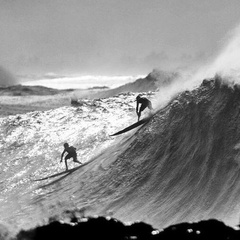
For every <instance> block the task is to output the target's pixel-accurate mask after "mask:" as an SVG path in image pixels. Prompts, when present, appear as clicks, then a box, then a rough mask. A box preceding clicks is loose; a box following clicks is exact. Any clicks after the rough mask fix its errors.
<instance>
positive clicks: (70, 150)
mask: <svg viewBox="0 0 240 240" xmlns="http://www.w3.org/2000/svg"><path fill="white" fill-rule="evenodd" d="M63 146H64V150H63V152H62V155H61V161H60V162H62V159H63V156H64V153H65V152H67V153H68V154H67V155H66V156H65V158H64V160H65V165H66V171H67V170H68V166H67V160H68V159H70V158H73V161H74V162H77V163H79V164H82V163H81V162H79V161H78V160H77V152H76V148H75V147H73V146H69V144H68V143H64V144H63Z"/></svg>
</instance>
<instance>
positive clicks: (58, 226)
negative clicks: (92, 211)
mask: <svg viewBox="0 0 240 240" xmlns="http://www.w3.org/2000/svg"><path fill="white" fill-rule="evenodd" d="M15 239H17V240H50V239H58V240H62V239H69V240H74V239H84V240H90V239H104V240H108V239H109V240H110V239H111V240H123V239H138V240H140V239H141V240H165V239H185V240H195V239H196V240H203V239H204V240H205V239H208V240H210V239H213V240H225V239H228V240H233V239H234V240H235V239H236V240H237V239H240V230H236V229H233V228H231V227H228V226H226V225H225V224H224V223H223V222H220V221H218V220H216V219H209V220H204V221H200V222H196V223H180V224H176V225H172V226H169V227H167V228H165V229H163V230H157V229H154V228H153V227H152V226H151V225H148V224H146V223H143V222H137V223H133V224H131V225H125V224H123V223H122V222H120V221H118V220H116V219H114V218H105V217H97V218H82V219H80V220H78V219H77V218H76V217H73V218H72V219H71V221H70V223H63V222H61V221H56V220H54V221H51V222H49V224H47V225H45V226H39V227H36V228H34V229H31V230H27V231H26V230H24V231H23V230H22V231H20V232H19V233H18V234H17V236H16V238H15Z"/></svg>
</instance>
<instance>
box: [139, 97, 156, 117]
mask: <svg viewBox="0 0 240 240" xmlns="http://www.w3.org/2000/svg"><path fill="white" fill-rule="evenodd" d="M136 101H137V106H136V113H137V115H138V121H139V119H140V117H141V112H142V111H143V110H144V109H145V108H146V107H148V108H149V109H150V110H152V109H153V108H152V103H151V101H150V100H148V99H147V98H145V97H141V96H140V94H139V95H138V96H137V97H136ZM139 104H141V107H140V109H139ZM138 109H139V111H138Z"/></svg>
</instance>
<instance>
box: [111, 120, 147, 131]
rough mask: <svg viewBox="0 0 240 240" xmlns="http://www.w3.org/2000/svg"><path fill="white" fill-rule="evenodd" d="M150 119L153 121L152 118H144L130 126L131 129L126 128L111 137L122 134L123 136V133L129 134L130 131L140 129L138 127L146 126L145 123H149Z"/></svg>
mask: <svg viewBox="0 0 240 240" xmlns="http://www.w3.org/2000/svg"><path fill="white" fill-rule="evenodd" d="M150 119H151V117H147V118H143V119H142V120H140V121H138V122H136V123H134V124H132V125H130V126H129V127H126V128H124V129H123V130H121V131H119V132H116V133H114V134H111V135H110V136H116V135H120V134H122V133H125V132H128V131H130V130H132V129H134V128H136V127H138V126H141V125H142V124H144V123H147V122H148V121H149V120H150Z"/></svg>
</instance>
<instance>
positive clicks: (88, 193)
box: [1, 77, 240, 228]
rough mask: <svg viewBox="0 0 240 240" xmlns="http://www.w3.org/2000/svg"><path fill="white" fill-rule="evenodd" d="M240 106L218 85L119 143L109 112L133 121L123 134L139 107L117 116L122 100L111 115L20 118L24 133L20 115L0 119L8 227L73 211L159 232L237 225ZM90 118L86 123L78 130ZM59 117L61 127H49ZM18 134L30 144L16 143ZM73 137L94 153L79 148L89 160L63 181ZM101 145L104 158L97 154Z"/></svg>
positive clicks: (237, 90)
mask: <svg viewBox="0 0 240 240" xmlns="http://www.w3.org/2000/svg"><path fill="white" fill-rule="evenodd" d="M128 97H129V96H128ZM124 98H127V95H125V96H124ZM130 98H132V95H130ZM118 99H119V98H118ZM125 100H126V99H125ZM102 101H107V100H102ZM112 101H113V99H111V101H110V102H112ZM115 101H116V102H117V100H116V99H115ZM239 104H240V87H239V86H238V85H232V84H230V83H226V82H224V81H223V80H222V79H220V78H218V77H217V78H215V79H213V80H204V81H203V83H202V84H201V86H199V87H198V88H196V89H194V90H192V91H185V92H182V93H179V94H178V95H177V96H176V97H175V98H174V99H172V100H171V101H170V102H169V103H168V104H167V105H166V106H165V107H163V108H162V109H160V110H159V111H158V112H157V113H156V114H155V115H154V116H153V118H152V119H151V120H150V121H149V122H148V123H147V124H145V125H144V126H142V127H140V128H139V129H138V130H137V131H135V130H134V131H132V132H129V133H126V134H124V135H121V136H118V137H116V138H110V137H109V136H108V134H110V133H113V132H112V131H113V130H117V127H116V125H113V124H116V123H112V122H111V121H110V120H109V119H108V117H109V116H110V115H109V112H110V113H111V111H113V115H115V114H116V115H118V118H115V120H114V121H118V120H120V119H121V118H122V119H124V118H125V120H124V121H123V120H122V122H121V126H120V125H119V126H118V127H119V128H121V127H123V125H124V124H128V123H129V122H130V121H132V120H133V118H132V119H131V116H132V115H131V114H134V112H131V111H133V110H134V109H132V108H131V107H129V108H130V110H129V111H128V114H127V117H126V116H125V117H124V115H123V111H122V112H121V111H120V108H119V111H120V112H116V107H121V106H122V103H121V102H119V105H116V106H115V107H114V108H113V109H110V106H111V105H108V107H109V108H103V109H102V110H99V108H98V107H99V106H94V110H93V109H92V112H89V109H88V108H87V107H86V106H83V109H82V107H80V108H76V109H74V108H66V107H65V108H63V109H62V110H64V111H60V110H53V111H48V112H46V113H35V114H33V113H31V114H29V115H23V116H21V118H20V119H21V121H20V122H21V123H22V124H21V126H19V124H16V121H17V118H16V117H14V118H10V119H7V120H6V119H2V123H1V126H2V131H1V136H2V141H1V149H2V155H1V159H2V161H3V162H2V165H1V166H2V168H3V169H4V172H3V173H2V175H1V181H2V182H1V186H4V182H3V180H4V179H5V180H6V179H7V183H8V186H7V188H6V189H5V191H4V192H3V195H2V199H1V203H2V207H1V213H2V221H8V223H14V224H17V225H19V226H21V227H27V226H30V225H34V224H37V223H40V222H43V221H44V220H46V219H48V218H49V217H51V216H53V215H58V216H61V214H62V213H63V212H64V211H65V210H66V209H73V210H74V209H75V211H77V212H80V213H81V214H82V215H85V216H87V215H90V216H92V215H95V214H98V215H111V216H113V217H116V218H117V219H119V220H122V221H124V222H128V221H136V220H141V221H144V222H146V223H150V224H152V225H153V226H154V227H157V228H163V227H166V226H169V225H170V224H175V223H179V222H182V221H198V220H203V219H209V218H217V219H219V220H222V221H224V222H226V223H227V224H230V225H234V226H235V225H237V224H238V220H239V203H240V184H239V180H240V171H239V168H240V155H239V150H240V106H239ZM81 109H82V110H84V111H85V113H84V111H82V110H81ZM87 109H88V110H87ZM125 110H126V111H127V109H126V108H125ZM86 111H87V113H88V114H87V115H86V116H85V120H86V122H85V124H86V123H88V124H87V125H84V126H85V127H84V126H80V125H81V124H83V122H82V119H81V114H86ZM97 111H102V112H101V115H97ZM104 112H105V113H104ZM56 113H58V114H57V116H58V117H57V119H58V121H59V122H58V124H56V123H54V120H52V121H53V122H51V119H52V117H53V116H55V115H54V114H56ZM104 114H107V115H105V117H103V116H104ZM45 115H49V118H43V116H45ZM99 116H101V117H99ZM134 116H135V114H134ZM6 121H7V124H6ZM18 121H19V119H18ZM43 122H44V123H43ZM10 123H11V125H10ZM33 123H34V124H33ZM73 123H74V124H73ZM14 124H16V125H15V126H14ZM36 124H38V125H36ZM41 124H42V125H41ZM54 124H55V125H54ZM96 125H97V126H96ZM36 126H37V127H36ZM91 126H95V131H94V132H91V131H92V130H91V129H92V128H91ZM113 126H114V127H113ZM34 128H36V129H35V130H34ZM54 129H55V131H54ZM70 129H71V130H70ZM20 130H21V134H22V135H21V134H20V133H19V131H20ZM69 131H70V132H69ZM60 132H61V133H60ZM14 134H15V135H16V136H17V137H19V136H20V135H21V136H22V138H21V139H18V138H15V141H12V142H11V141H10V140H9V139H11V138H10V136H12V135H14ZM25 134H27V135H25ZM64 134H65V135H64ZM66 134H67V135H66ZM84 134H85V135H84ZM65 136H67V137H68V138H69V139H70V140H71V141H72V142H74V143H75V145H78V146H79V147H78V148H79V150H80V148H81V146H84V144H85V143H86V144H87V151H85V152H84V151H82V150H81V151H82V152H81V156H82V157H84V156H85V154H86V156H87V158H86V159H87V160H86V161H84V162H85V164H84V165H83V166H81V167H79V168H78V169H75V170H74V171H72V172H68V173H62V174H60V175H55V174H56V173H57V172H60V171H61V170H60V167H59V165H58V164H57V163H56V162H57V161H58V159H57V157H59V155H60V153H61V146H62V143H63V141H64V138H65ZM86 136H89V139H88V138H86ZM51 137H52V138H51ZM12 139H13V138H12ZM36 139H37V140H36ZM56 139H57V141H55V142H54V143H52V141H53V140H56ZM101 143H102V144H104V148H103V150H101V151H97V152H98V154H94V153H93V152H96V150H97V149H99V148H101ZM9 144H10V145H9ZM91 146H92V148H91ZM9 147H11V148H9ZM54 147H55V148H56V150H54ZM6 149H7V150H6ZM42 149H43V150H42ZM7 151H10V152H9V153H10V156H9V155H8V152H7ZM49 153H50V156H48V154H49ZM34 154H35V155H34ZM37 154H38V155H37ZM14 156H15V157H14ZM11 158H12V162H11ZM4 159H5V162H4ZM6 159H7V161H6ZM24 163H25V165H26V166H24ZM20 170H21V171H20ZM56 170H57V171H56ZM45 176H49V178H47V179H45V178H44V177H45ZM33 180H41V181H33ZM5 186H6V184H5ZM7 201H8V203H7ZM8 209H13V210H12V211H7V212H6V210H8ZM10 219H11V220H10ZM12 219H16V222H15V221H13V220H12Z"/></svg>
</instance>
